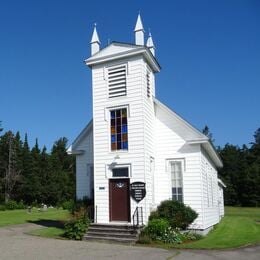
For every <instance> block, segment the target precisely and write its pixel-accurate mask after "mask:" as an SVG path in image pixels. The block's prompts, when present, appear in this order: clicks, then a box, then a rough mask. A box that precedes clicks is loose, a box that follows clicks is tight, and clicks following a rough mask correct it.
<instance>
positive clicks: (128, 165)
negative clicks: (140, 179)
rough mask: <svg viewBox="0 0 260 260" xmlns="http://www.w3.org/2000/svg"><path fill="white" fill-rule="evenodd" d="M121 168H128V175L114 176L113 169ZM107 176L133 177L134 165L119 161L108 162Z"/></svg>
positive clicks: (109, 177)
mask: <svg viewBox="0 0 260 260" xmlns="http://www.w3.org/2000/svg"><path fill="white" fill-rule="evenodd" d="M119 168H128V177H124V176H123V177H122V176H121V177H120V176H119V177H114V176H113V170H114V169H119ZM106 177H107V179H129V178H131V177H132V165H131V164H117V163H112V164H110V165H109V164H108V165H107V166H106Z"/></svg>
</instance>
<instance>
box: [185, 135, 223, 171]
mask: <svg viewBox="0 0 260 260" xmlns="http://www.w3.org/2000/svg"><path fill="white" fill-rule="evenodd" d="M187 143H188V144H190V145H194V144H200V145H202V147H203V148H204V149H205V150H206V151H207V153H208V154H209V156H210V158H211V159H212V160H213V162H214V163H215V164H216V166H217V167H218V168H222V167H223V163H222V161H221V159H220V157H219V155H218V153H217V151H216V149H215V148H214V147H213V145H212V144H211V142H210V141H209V139H208V138H202V139H197V140H189V141H187Z"/></svg>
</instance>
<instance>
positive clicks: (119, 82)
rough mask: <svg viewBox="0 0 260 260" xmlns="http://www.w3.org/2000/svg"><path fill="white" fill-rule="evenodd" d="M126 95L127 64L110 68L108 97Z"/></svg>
mask: <svg viewBox="0 0 260 260" xmlns="http://www.w3.org/2000/svg"><path fill="white" fill-rule="evenodd" d="M121 96H126V65H118V66H114V67H111V68H108V97H109V98H113V97H121Z"/></svg>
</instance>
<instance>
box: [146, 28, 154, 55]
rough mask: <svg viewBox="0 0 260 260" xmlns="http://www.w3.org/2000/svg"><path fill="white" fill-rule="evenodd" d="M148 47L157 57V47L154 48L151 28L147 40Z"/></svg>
mask: <svg viewBox="0 0 260 260" xmlns="http://www.w3.org/2000/svg"><path fill="white" fill-rule="evenodd" d="M146 46H147V47H148V48H149V50H150V51H151V53H152V54H153V56H155V47H154V43H153V38H152V34H151V30H150V28H149V37H148V39H147V42H146Z"/></svg>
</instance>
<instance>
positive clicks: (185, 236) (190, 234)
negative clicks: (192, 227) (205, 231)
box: [182, 231, 203, 241]
mask: <svg viewBox="0 0 260 260" xmlns="http://www.w3.org/2000/svg"><path fill="white" fill-rule="evenodd" d="M182 236H183V240H187V241H194V240H199V239H202V238H203V236H202V235H200V234H196V233H195V232H192V231H189V232H185V233H183V234H182Z"/></svg>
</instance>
